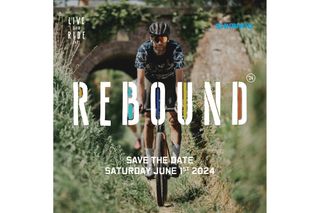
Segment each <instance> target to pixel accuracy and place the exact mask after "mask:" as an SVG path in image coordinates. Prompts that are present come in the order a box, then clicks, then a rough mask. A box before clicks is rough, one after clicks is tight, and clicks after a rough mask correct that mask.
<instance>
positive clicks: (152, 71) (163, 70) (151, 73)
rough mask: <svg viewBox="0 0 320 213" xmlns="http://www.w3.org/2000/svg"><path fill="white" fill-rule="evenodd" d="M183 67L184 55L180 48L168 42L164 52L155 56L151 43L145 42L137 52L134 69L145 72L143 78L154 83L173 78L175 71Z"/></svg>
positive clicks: (176, 44) (173, 42) (174, 43)
mask: <svg viewBox="0 0 320 213" xmlns="http://www.w3.org/2000/svg"><path fill="white" fill-rule="evenodd" d="M183 66H184V55H183V52H182V49H181V46H180V45H179V44H178V43H177V42H176V41H173V40H169V42H168V44H167V47H166V52H165V53H164V54H163V55H157V54H156V53H155V52H154V50H153V46H152V42H151V41H145V42H144V43H143V44H142V45H141V46H140V47H139V48H138V51H137V55H136V60H135V67H136V68H137V69H144V70H145V77H146V78H147V79H148V80H149V81H151V82H155V81H158V80H164V79H167V78H169V77H173V76H175V70H176V69H180V68H182V67H183Z"/></svg>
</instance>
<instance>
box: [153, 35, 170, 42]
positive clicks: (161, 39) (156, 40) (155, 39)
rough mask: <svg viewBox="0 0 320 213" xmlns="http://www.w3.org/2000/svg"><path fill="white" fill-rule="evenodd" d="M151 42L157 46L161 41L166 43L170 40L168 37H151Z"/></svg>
mask: <svg viewBox="0 0 320 213" xmlns="http://www.w3.org/2000/svg"><path fill="white" fill-rule="evenodd" d="M151 40H152V41H153V42H155V43H156V44H157V43H159V41H161V43H165V42H167V41H168V40H169V39H168V36H151Z"/></svg>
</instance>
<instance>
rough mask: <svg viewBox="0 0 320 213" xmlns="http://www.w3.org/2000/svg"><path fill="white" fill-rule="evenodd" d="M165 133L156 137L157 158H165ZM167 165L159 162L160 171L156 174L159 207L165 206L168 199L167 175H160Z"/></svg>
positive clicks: (157, 166)
mask: <svg viewBox="0 0 320 213" xmlns="http://www.w3.org/2000/svg"><path fill="white" fill-rule="evenodd" d="M163 143H164V141H163V133H157V136H156V153H155V154H156V157H157V159H158V157H163V156H164V147H163ZM164 167H165V165H164V164H163V163H159V162H158V161H157V163H156V168H157V169H158V174H156V188H157V203H158V206H163V205H164V202H165V201H166V199H167V192H168V181H167V176H166V175H165V174H160V173H161V172H159V171H163V168H164Z"/></svg>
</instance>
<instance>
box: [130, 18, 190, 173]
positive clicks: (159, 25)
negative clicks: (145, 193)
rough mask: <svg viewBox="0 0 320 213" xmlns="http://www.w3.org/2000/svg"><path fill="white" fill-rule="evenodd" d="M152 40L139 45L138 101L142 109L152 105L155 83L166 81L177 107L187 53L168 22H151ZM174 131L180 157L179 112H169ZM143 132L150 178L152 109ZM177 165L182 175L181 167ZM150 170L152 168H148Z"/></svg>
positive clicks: (174, 148)
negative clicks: (171, 36) (173, 35)
mask: <svg viewBox="0 0 320 213" xmlns="http://www.w3.org/2000/svg"><path fill="white" fill-rule="evenodd" d="M149 34H150V40H148V41H145V42H144V43H142V44H141V46H140V47H139V48H138V51H137V55H136V60H135V67H136V68H137V76H138V78H137V84H138V85H137V86H138V101H139V107H140V110H142V109H143V108H145V109H146V108H147V109H148V108H150V106H151V104H150V96H151V91H150V89H151V84H152V83H154V82H162V83H163V84H164V85H165V91H166V92H165V99H166V106H167V107H168V108H173V107H175V103H176V99H177V95H176V86H177V82H182V81H183V66H184V55H183V52H182V49H181V46H180V44H178V43H177V42H176V41H174V40H170V39H169V35H170V27H169V25H168V24H167V23H164V22H155V23H152V24H151V25H150V26H149ZM167 115H168V121H169V125H170V132H171V134H170V135H171V137H170V139H171V143H172V157H173V158H178V157H179V153H180V144H181V125H180V123H179V122H178V119H177V113H176V112H167ZM144 117H145V124H144V129H143V136H144V138H145V147H146V149H145V151H146V156H147V158H148V161H147V168H148V169H147V174H146V177H147V178H152V177H153V164H152V160H151V156H153V149H152V146H153V129H154V125H153V124H152V122H151V113H150V112H145V113H144ZM171 166H172V167H175V169H176V171H177V174H176V175H174V177H178V176H179V174H180V168H179V167H178V165H177V164H173V165H171ZM148 171H149V172H148Z"/></svg>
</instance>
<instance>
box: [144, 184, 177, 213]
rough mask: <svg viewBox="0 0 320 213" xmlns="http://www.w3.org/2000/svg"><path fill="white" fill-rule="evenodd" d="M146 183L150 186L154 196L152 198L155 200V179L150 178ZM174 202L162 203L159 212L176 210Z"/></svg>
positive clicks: (165, 212)
mask: <svg viewBox="0 0 320 213" xmlns="http://www.w3.org/2000/svg"><path fill="white" fill-rule="evenodd" d="M148 184H149V186H150V187H151V194H152V196H153V197H154V199H155V200H156V199H157V197H156V194H157V187H156V180H155V179H152V180H148ZM174 206H175V205H174V203H173V202H170V201H169V202H166V203H165V204H164V206H163V207H159V213H173V212H176V211H175V207H174Z"/></svg>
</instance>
